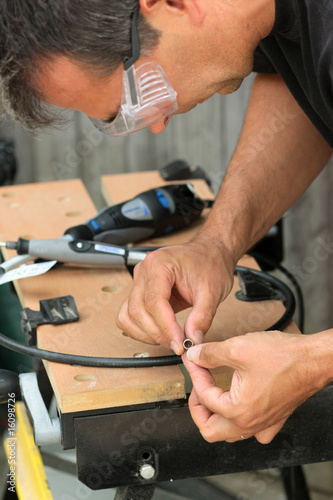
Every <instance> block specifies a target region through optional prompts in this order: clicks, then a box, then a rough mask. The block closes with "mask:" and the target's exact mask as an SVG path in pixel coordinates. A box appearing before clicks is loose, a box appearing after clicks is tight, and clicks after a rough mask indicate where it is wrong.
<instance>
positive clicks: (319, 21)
mask: <svg viewBox="0 0 333 500" xmlns="http://www.w3.org/2000/svg"><path fill="white" fill-rule="evenodd" d="M275 4H276V15H275V24H274V27H273V30H272V32H271V33H270V35H269V36H268V37H266V38H264V39H263V40H262V41H261V42H260V44H259V46H258V48H257V50H256V53H255V58H254V68H253V69H254V71H256V72H258V73H275V72H277V73H279V74H280V75H281V77H282V79H283V80H284V81H285V83H286V85H287V86H288V88H289V89H290V91H291V92H292V94H293V96H294V97H295V99H296V100H297V101H298V103H299V104H300V106H301V107H302V108H303V110H304V111H305V113H306V114H307V115H308V117H309V118H310V120H311V121H312V122H313V124H314V125H315V126H316V127H317V129H318V130H319V132H320V133H321V135H322V136H323V137H324V138H325V139H326V141H327V142H328V143H329V144H330V146H331V147H333V0H275Z"/></svg>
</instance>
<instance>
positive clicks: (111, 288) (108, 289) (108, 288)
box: [102, 285, 120, 293]
mask: <svg viewBox="0 0 333 500" xmlns="http://www.w3.org/2000/svg"><path fill="white" fill-rule="evenodd" d="M119 290H120V287H119V286H117V285H107V286H103V287H102V292H106V293H114V292H118V291H119Z"/></svg>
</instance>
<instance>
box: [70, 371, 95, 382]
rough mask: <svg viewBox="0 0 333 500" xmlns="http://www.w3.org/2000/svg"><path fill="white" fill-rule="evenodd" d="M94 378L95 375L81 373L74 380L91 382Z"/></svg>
mask: <svg viewBox="0 0 333 500" xmlns="http://www.w3.org/2000/svg"><path fill="white" fill-rule="evenodd" d="M94 378H95V375H92V374H91V373H79V374H78V375H75V377H74V380H76V381H77V382H91V381H92V380H94Z"/></svg>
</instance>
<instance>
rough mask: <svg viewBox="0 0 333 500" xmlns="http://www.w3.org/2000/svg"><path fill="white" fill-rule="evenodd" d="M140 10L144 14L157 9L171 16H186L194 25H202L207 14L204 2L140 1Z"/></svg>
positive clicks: (196, 0)
mask: <svg viewBox="0 0 333 500" xmlns="http://www.w3.org/2000/svg"><path fill="white" fill-rule="evenodd" d="M140 8H141V10H142V12H143V13H145V14H150V13H152V12H153V11H154V10H156V9H159V8H163V9H166V11H168V12H169V13H171V14H173V15H178V16H180V15H183V14H187V15H188V17H189V20H190V22H191V23H192V24H194V25H200V24H202V23H203V21H204V19H205V17H206V12H207V7H206V0H140Z"/></svg>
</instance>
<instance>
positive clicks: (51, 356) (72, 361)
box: [0, 266, 296, 368]
mask: <svg viewBox="0 0 333 500" xmlns="http://www.w3.org/2000/svg"><path fill="white" fill-rule="evenodd" d="M242 272H250V273H251V275H252V276H253V278H254V279H256V278H257V279H264V280H265V281H267V282H268V283H269V285H270V286H271V287H272V288H273V289H274V290H276V291H277V292H278V293H279V295H280V300H281V301H282V303H283V305H284V306H285V312H284V313H283V315H282V316H281V318H280V319H279V320H278V321H276V323H274V324H273V325H272V326H270V327H269V328H267V330H266V331H270V330H283V329H284V328H285V327H286V326H287V325H288V324H289V323H290V321H291V320H292V317H293V314H294V312H295V306H296V304H295V298H294V295H293V293H292V292H291V290H290V289H289V287H288V286H287V285H286V284H285V283H283V282H282V281H280V280H278V279H277V278H275V277H273V276H271V275H270V274H267V273H265V272H263V271H257V270H255V269H250V268H246V267H241V266H237V267H236V273H238V274H241V273H242ZM281 297H282V298H281ZM267 298H268V297H267ZM258 300H260V299H258ZM0 345H1V346H3V347H5V348H6V349H10V350H12V351H15V352H18V353H20V354H24V355H27V356H32V357H35V358H38V359H44V360H46V361H51V362H54V363H63V364H68V365H78V366H92V367H99V368H145V367H154V366H171V365H178V364H181V363H182V358H181V356H177V355H170V356H157V357H150V358H104V357H95V356H80V355H76V354H64V353H59V352H53V351H46V350H44V349H38V348H37V347H29V346H25V345H24V344H22V343H21V342H17V341H15V340H12V339H10V338H8V337H6V336H5V335H3V334H2V333H0Z"/></svg>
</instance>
